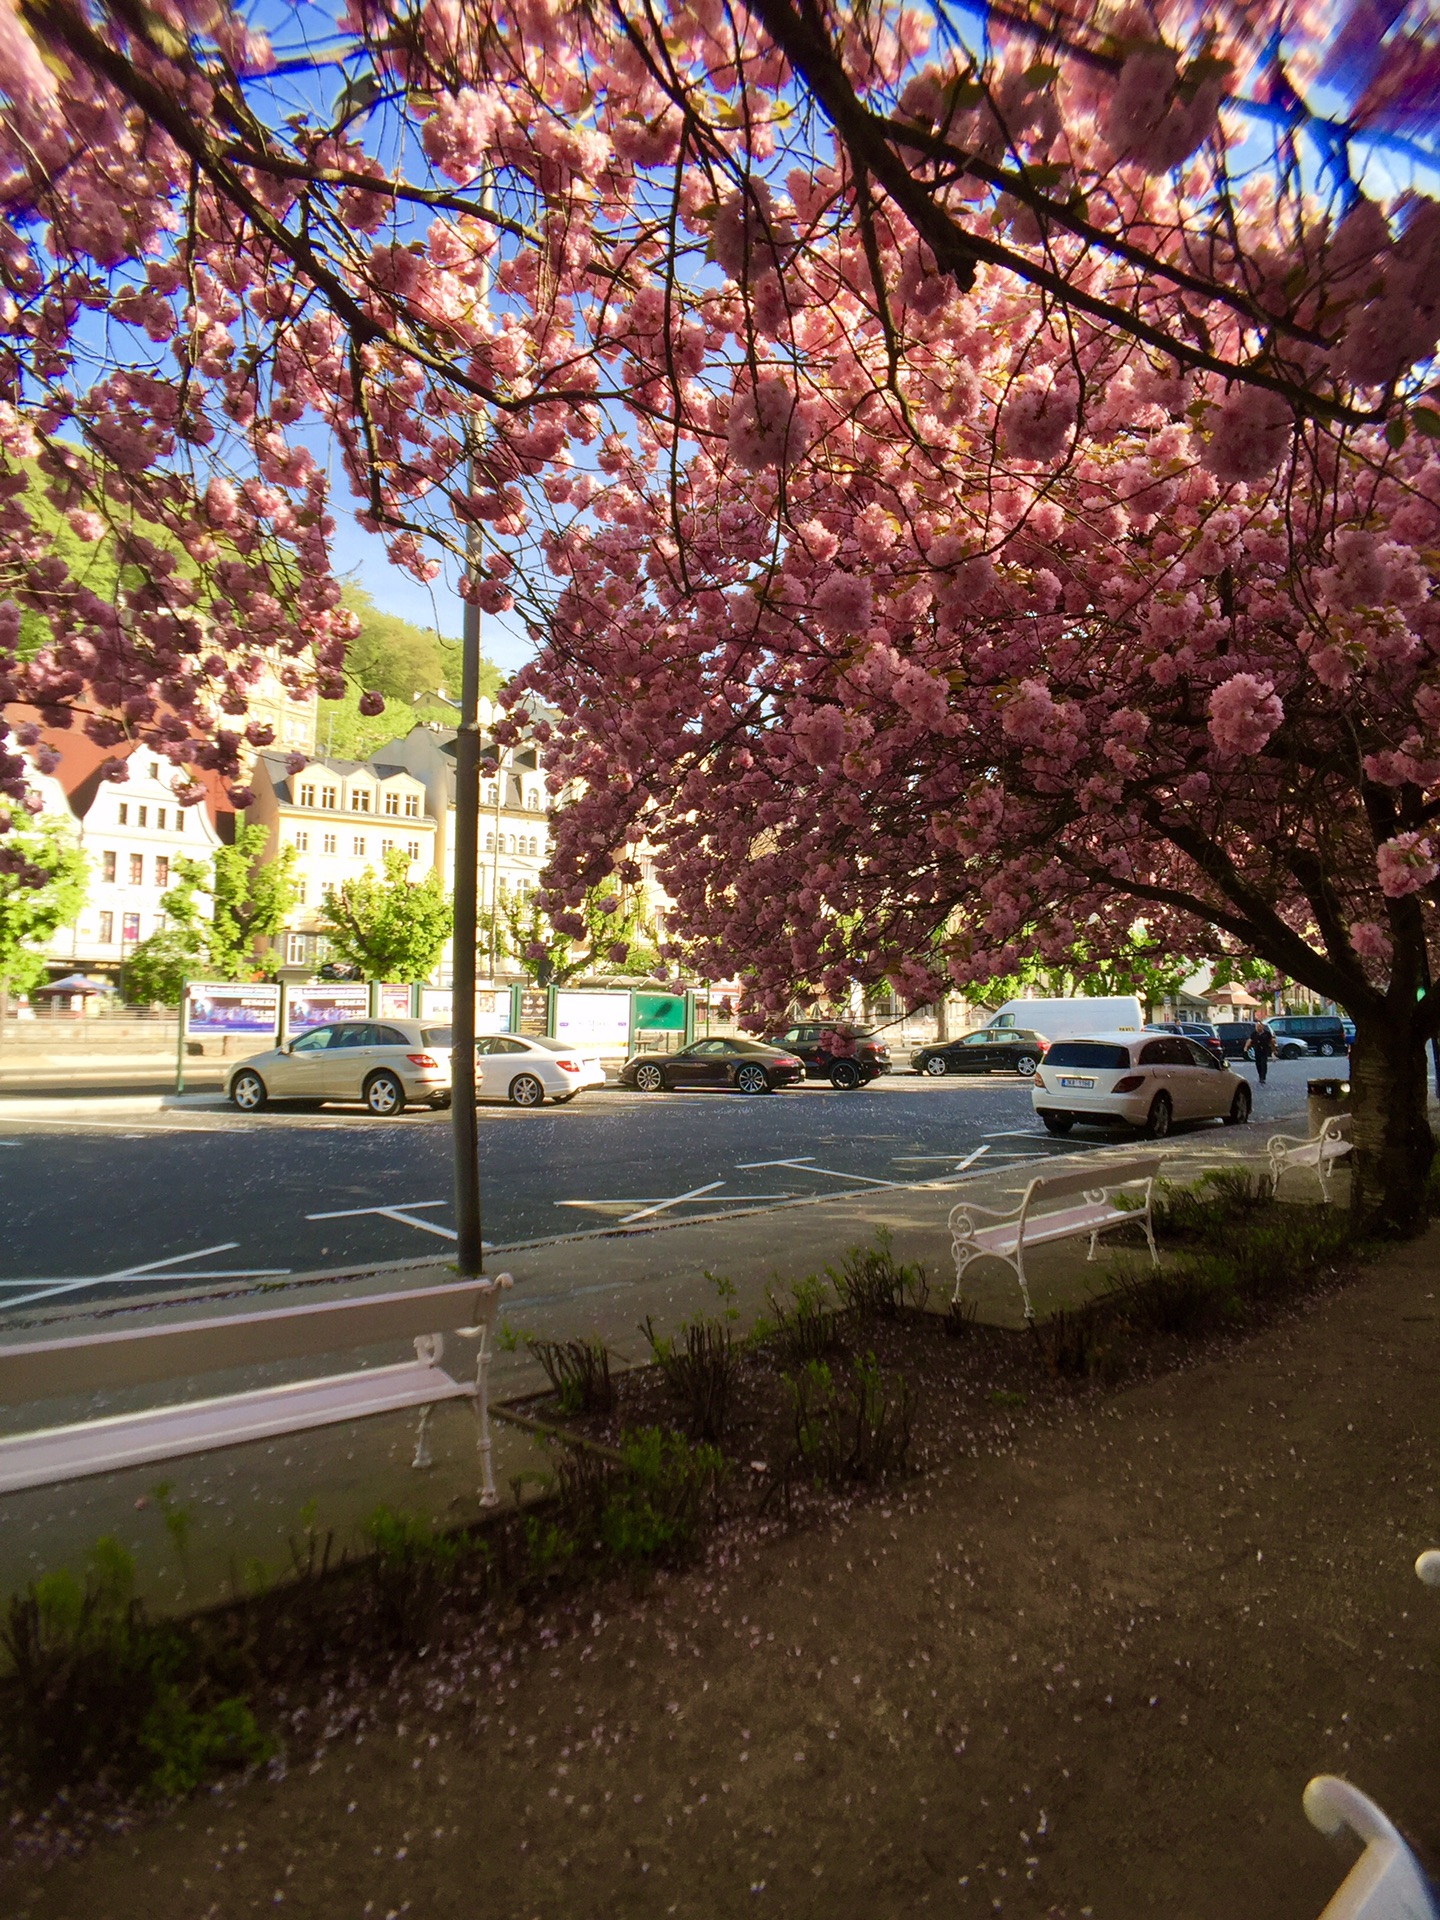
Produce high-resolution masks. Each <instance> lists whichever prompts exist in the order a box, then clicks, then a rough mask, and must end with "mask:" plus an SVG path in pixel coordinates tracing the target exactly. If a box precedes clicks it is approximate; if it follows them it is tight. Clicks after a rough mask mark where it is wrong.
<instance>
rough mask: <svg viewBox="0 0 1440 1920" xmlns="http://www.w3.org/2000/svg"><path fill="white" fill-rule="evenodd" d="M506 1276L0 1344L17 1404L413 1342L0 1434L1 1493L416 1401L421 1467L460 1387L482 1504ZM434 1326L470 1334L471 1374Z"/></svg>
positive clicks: (486, 1500) (11, 1399)
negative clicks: (376, 1363) (364, 1356)
mask: <svg viewBox="0 0 1440 1920" xmlns="http://www.w3.org/2000/svg"><path fill="white" fill-rule="evenodd" d="M511 1284H512V1282H511V1278H510V1275H509V1274H508V1273H502V1274H501V1275H500V1276H499V1277H498V1278H497V1279H495V1280H471V1281H466V1282H464V1283H463V1284H457V1283H455V1282H451V1283H450V1284H449V1285H447V1286H442V1287H417V1288H415V1289H413V1290H412V1291H410V1292H407V1293H380V1294H370V1295H368V1296H363V1297H361V1298H359V1299H350V1300H333V1299H332V1300H324V1301H320V1302H316V1303H311V1304H307V1305H304V1306H294V1307H274V1308H267V1309H264V1310H262V1311H258V1312H253V1313H252V1312H243V1313H241V1312H233V1311H232V1312H227V1313H224V1314H217V1315H215V1316H213V1317H211V1318H208V1319H204V1320H186V1321H180V1322H178V1323H174V1324H171V1325H168V1326H166V1325H160V1326H155V1325H149V1324H146V1323H145V1322H144V1321H140V1322H139V1323H138V1324H136V1325H133V1326H128V1327H125V1328H122V1329H120V1330H118V1331H115V1332H110V1333H89V1334H78V1335H74V1336H72V1337H68V1338H65V1339H61V1340H33V1341H25V1342H20V1341H16V1342H13V1343H11V1344H7V1345H4V1346H0V1404H3V1405H7V1406H21V1405H29V1404H31V1403H33V1402H35V1401H41V1400H53V1399H60V1398H67V1397H70V1396H73V1395H75V1394H86V1393H106V1392H114V1391H116V1390H120V1389H125V1388H131V1387H138V1386H148V1385H151V1384H153V1383H154V1382H156V1381H161V1380H182V1379H190V1378H192V1377H196V1376H201V1375H204V1374H210V1373H219V1372H222V1371H225V1370H227V1369H230V1368H234V1367H249V1366H262V1365H265V1364H268V1363H272V1362H275V1361H286V1360H298V1359H305V1358H308V1357H310V1356H311V1355H318V1354H333V1353H339V1352H342V1351H345V1350H350V1351H354V1350H355V1349H356V1348H362V1347H373V1346H381V1345H384V1344H385V1343H387V1342H390V1341H395V1340H413V1341H414V1343H415V1357H414V1359H413V1360H402V1361H400V1362H399V1363H398V1364H396V1365H393V1366H380V1367H361V1368H358V1369H356V1370H353V1371H351V1372H347V1373H329V1374H323V1375H320V1376H319V1377H317V1378H313V1379H305V1380H293V1381H285V1382H283V1383H281V1384H279V1385H276V1386H269V1387H257V1388H254V1389H252V1390H250V1391H248V1392H245V1393H226V1394H221V1395H218V1396H216V1397H213V1398H206V1399H189V1398H187V1399H185V1400H182V1401H180V1402H178V1403H177V1404H174V1405H170V1406H160V1407H153V1408H146V1409H143V1410H141V1411H139V1412H134V1413H120V1414H113V1415H108V1416H104V1417H102V1418H99V1419H95V1420H82V1421H77V1422H76V1423H75V1424H74V1425H72V1426H63V1427H45V1428H37V1429H34V1430H32V1431H30V1432H26V1433H17V1434H12V1435H9V1436H7V1437H5V1438H3V1439H0V1493H15V1492H18V1491H19V1490H20V1489H21V1488H24V1487H41V1486H49V1485H52V1484H55V1483H58V1482H60V1481H65V1480H78V1479H83V1478H84V1477H85V1476H86V1475H89V1474H96V1473H112V1472H116V1471H118V1470H119V1469H120V1468H123V1467H137V1466H146V1465H149V1464H150V1463H152V1462H154V1461H157V1460H176V1459H180V1458H182V1457H183V1456H185V1455H187V1454H192V1453H208V1452H210V1451H211V1450H212V1449H213V1448H217V1447H238V1446H244V1445H245V1444H246V1443H247V1442H249V1441H252V1440H273V1439H276V1438H278V1437H280V1436H281V1435H285V1434H292V1433H302V1432H304V1431H305V1430H306V1429H308V1428H313V1427H328V1426H333V1425H336V1424H338V1423H339V1422H341V1421H344V1420H361V1419H366V1418H369V1417H370V1416H371V1415H373V1414H380V1413H404V1412H409V1411H414V1410H415V1409H417V1408H418V1409H419V1412H420V1427H419V1432H418V1434H417V1436H416V1443H415V1458H414V1462H413V1464H414V1465H415V1466H417V1467H428V1466H429V1465H430V1464H431V1456H430V1441H429V1425H430V1414H431V1411H432V1409H433V1408H434V1407H435V1406H437V1405H438V1404H439V1403H440V1402H441V1401H443V1400H468V1401H469V1402H470V1403H471V1405H472V1406H473V1407H474V1410H475V1416H476V1423H477V1427H478V1441H479V1452H480V1477H481V1495H480V1497H481V1503H482V1504H483V1505H485V1506H494V1505H495V1504H496V1502H497V1501H498V1499H499V1495H498V1494H497V1493H496V1491H495V1478H494V1473H493V1471H492V1468H491V1460H490V1418H489V1402H488V1395H487V1384H488V1374H489V1365H490V1347H491V1336H492V1335H493V1333H494V1327H495V1314H496V1310H497V1307H498V1304H499V1300H500V1296H501V1294H502V1292H503V1291H504V1290H505V1289H506V1288H507V1287H509V1286H510V1285H511ZM447 1333H456V1334H459V1335H461V1336H462V1337H464V1338H467V1339H475V1340H478V1342H479V1351H478V1357H477V1360H476V1365H475V1375H474V1378H473V1379H467V1380H457V1379H455V1378H454V1376H453V1375H452V1374H449V1373H447V1372H446V1371H445V1369H444V1368H443V1367H442V1366H441V1364H440V1361H441V1357H442V1355H443V1353H444V1349H445V1335H446V1334H447Z"/></svg>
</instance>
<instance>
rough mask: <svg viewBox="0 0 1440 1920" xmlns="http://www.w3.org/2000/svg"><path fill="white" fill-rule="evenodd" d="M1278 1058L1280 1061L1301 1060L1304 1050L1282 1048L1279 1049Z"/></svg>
mask: <svg viewBox="0 0 1440 1920" xmlns="http://www.w3.org/2000/svg"><path fill="white" fill-rule="evenodd" d="M1280 1058H1281V1059H1282V1060H1303V1059H1304V1058H1305V1049H1304V1048H1303V1047H1282V1048H1281V1049H1280Z"/></svg>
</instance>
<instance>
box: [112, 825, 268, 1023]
mask: <svg viewBox="0 0 1440 1920" xmlns="http://www.w3.org/2000/svg"><path fill="white" fill-rule="evenodd" d="M269 839H270V836H269V832H268V830H267V829H266V828H264V827H261V826H256V825H252V824H251V823H249V822H247V821H239V822H237V824H236V827H235V840H234V844H233V845H231V846H228V847H217V848H216V850H215V852H214V853H213V854H212V855H211V857H210V859H209V860H177V861H176V862H175V868H174V872H175V884H174V885H173V886H172V887H171V888H170V889H169V891H168V892H167V893H164V894H162V895H161V897H160V905H161V907H162V908H163V909H164V912H165V917H166V922H167V924H166V925H165V926H164V927H162V928H161V929H160V931H159V932H158V933H153V934H151V936H150V938H149V939H148V940H142V941H141V942H140V944H139V946H137V947H136V949H135V951H134V952H133V953H132V954H131V956H130V959H129V961H128V962H127V963H126V968H125V988H126V995H127V998H129V999H131V1000H137V1001H139V1000H144V1001H149V1000H158V1001H160V1002H161V1003H162V1004H164V1005H166V1006H175V1005H176V1004H177V1003H178V1001H179V999H180V991H181V987H182V986H183V984H184V981H185V979H186V978H187V977H188V978H190V979H192V980H195V979H202V978H203V979H210V980H254V979H256V978H258V977H259V976H260V974H261V973H262V972H263V971H264V968H263V965H262V963H261V961H260V960H259V959H258V958H257V955H256V951H255V950H256V947H257V945H258V943H259V942H260V941H261V940H273V939H274V937H275V935H276V934H277V933H279V932H280V931H281V929H282V928H283V927H284V925H285V917H286V915H287V914H288V913H289V911H290V909H291V907H292V906H294V904H295V894H296V889H295V878H294V866H295V849H294V848H293V847H280V848H279V849H278V850H277V852H276V855H275V858H274V859H273V860H267V859H266V858H265V849H266V847H267V845H268V844H269ZM202 899H203V901H204V902H205V903H206V904H204V905H202Z"/></svg>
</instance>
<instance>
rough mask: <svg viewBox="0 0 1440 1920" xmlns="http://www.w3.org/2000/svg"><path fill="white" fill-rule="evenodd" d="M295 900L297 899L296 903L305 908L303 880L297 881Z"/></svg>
mask: <svg viewBox="0 0 1440 1920" xmlns="http://www.w3.org/2000/svg"><path fill="white" fill-rule="evenodd" d="M295 899H296V901H297V903H298V904H299V905H300V906H302V907H303V906H304V904H305V882H304V881H303V880H297V881H296V882H295Z"/></svg>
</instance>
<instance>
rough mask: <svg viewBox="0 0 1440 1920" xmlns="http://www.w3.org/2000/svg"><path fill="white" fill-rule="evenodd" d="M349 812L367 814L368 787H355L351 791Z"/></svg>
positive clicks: (368, 807) (368, 806)
mask: <svg viewBox="0 0 1440 1920" xmlns="http://www.w3.org/2000/svg"><path fill="white" fill-rule="evenodd" d="M350 811H351V812H352V813H368V812H369V811H370V789H369V788H368V787H355V788H354V789H353V790H352V791H351V794H350Z"/></svg>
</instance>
